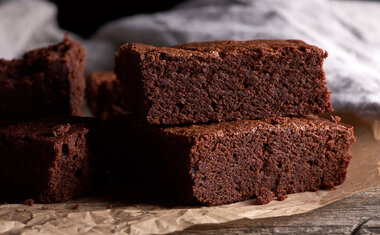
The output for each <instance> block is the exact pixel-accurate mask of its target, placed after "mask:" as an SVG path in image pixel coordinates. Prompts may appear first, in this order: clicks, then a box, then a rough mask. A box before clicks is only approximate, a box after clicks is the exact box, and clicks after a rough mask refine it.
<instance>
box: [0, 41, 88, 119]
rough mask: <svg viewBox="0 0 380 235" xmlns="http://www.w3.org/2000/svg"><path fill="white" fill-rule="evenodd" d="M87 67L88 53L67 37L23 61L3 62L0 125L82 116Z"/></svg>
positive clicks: (0, 90) (34, 51)
mask: <svg viewBox="0 0 380 235" xmlns="http://www.w3.org/2000/svg"><path fill="white" fill-rule="evenodd" d="M84 66H85V50H84V49H83V48H82V47H81V45H80V44H79V43H78V42H77V41H74V40H71V39H70V38H69V37H68V36H67V35H66V36H65V38H64V39H63V41H62V42H61V43H59V44H57V45H53V46H49V47H46V48H40V49H35V50H32V51H29V52H27V53H25V54H24V55H23V56H22V58H20V59H14V60H10V61H9V60H3V59H0V100H1V103H0V122H2V123H7V122H8V123H9V122H15V121H21V120H29V119H33V118H38V117H46V116H78V115H81V114H82V112H81V109H80V108H81V105H82V100H83V96H84V89H85V78H84V73H83V71H84Z"/></svg>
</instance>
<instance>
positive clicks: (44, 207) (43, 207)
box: [41, 206, 49, 210]
mask: <svg viewBox="0 0 380 235" xmlns="http://www.w3.org/2000/svg"><path fill="white" fill-rule="evenodd" d="M47 209H49V208H48V207H47V206H42V207H41V210H47Z"/></svg>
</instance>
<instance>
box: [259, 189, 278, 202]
mask: <svg viewBox="0 0 380 235" xmlns="http://www.w3.org/2000/svg"><path fill="white" fill-rule="evenodd" d="M273 198H274V193H273V192H272V191H270V190H269V189H267V188H260V189H259V195H258V196H257V198H256V203H257V204H259V205H264V204H268V203H269V202H271V201H272V200H273Z"/></svg>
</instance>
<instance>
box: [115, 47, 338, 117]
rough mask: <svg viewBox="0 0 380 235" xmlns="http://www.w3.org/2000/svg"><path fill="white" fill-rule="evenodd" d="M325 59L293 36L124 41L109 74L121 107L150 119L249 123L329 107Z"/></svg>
mask: <svg viewBox="0 0 380 235" xmlns="http://www.w3.org/2000/svg"><path fill="white" fill-rule="evenodd" d="M326 57H327V52H325V51H323V50H322V49H319V48H318V47H316V46H311V45H308V44H306V43H305V42H303V41H298V40H286V41H281V40H254V41H214V42H195V43H189V44H181V45H177V46H175V47H173V48H167V47H154V46H149V45H143V44H136V43H127V44H124V45H122V46H121V47H120V49H119V51H118V52H117V53H116V57H115V59H116V61H115V62H116V65H115V72H116V74H117V77H118V79H119V80H120V82H121V84H122V90H123V95H124V99H125V103H126V107H127V109H128V111H130V112H132V113H134V114H135V115H137V116H138V117H139V119H142V120H145V121H147V122H148V123H150V124H167V125H174V124H185V123H188V124H189V123H207V122H221V121H234V120H252V119H260V118H265V117H273V116H299V115H305V114H313V113H324V112H330V111H332V108H331V103H330V101H329V98H330V93H329V91H328V90H327V88H326V82H325V75H324V71H323V68H322V65H323V60H324V59H325V58H326Z"/></svg>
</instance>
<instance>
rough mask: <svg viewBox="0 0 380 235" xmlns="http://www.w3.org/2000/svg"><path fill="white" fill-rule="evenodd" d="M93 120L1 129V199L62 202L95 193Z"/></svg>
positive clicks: (75, 119) (59, 120)
mask: <svg viewBox="0 0 380 235" xmlns="http://www.w3.org/2000/svg"><path fill="white" fill-rule="evenodd" d="M95 125H96V121H95V120H93V119H92V118H81V117H71V118H54V119H53V118H44V119H39V120H33V121H26V122H21V123H18V124H14V125H8V126H2V127H0V185H1V186H0V200H1V201H6V202H17V201H19V200H21V201H23V200H25V199H34V200H35V201H36V202H42V203H48V202H62V201H66V200H69V199H71V198H73V197H74V196H79V195H82V194H84V193H86V192H89V191H91V190H92V187H93V182H94V172H95V165H94V155H93V154H92V152H91V151H90V150H91V148H90V143H89V142H90V138H89V131H91V130H90V129H91V128H93V127H94V126H95Z"/></svg>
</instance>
